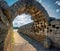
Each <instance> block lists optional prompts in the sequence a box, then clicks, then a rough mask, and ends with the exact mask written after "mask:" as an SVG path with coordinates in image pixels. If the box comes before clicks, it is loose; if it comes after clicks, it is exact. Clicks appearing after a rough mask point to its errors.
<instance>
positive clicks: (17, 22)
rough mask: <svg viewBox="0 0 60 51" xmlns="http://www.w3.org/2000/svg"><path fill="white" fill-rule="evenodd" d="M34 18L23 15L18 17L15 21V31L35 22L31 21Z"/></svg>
mask: <svg viewBox="0 0 60 51" xmlns="http://www.w3.org/2000/svg"><path fill="white" fill-rule="evenodd" d="M31 18H32V17H31V16H30V15H29V14H25V13H23V14H21V15H17V16H16V18H15V19H14V21H13V29H14V30H17V31H18V29H19V28H20V27H21V26H24V25H26V24H29V23H33V22H34V21H33V20H32V19H31Z"/></svg>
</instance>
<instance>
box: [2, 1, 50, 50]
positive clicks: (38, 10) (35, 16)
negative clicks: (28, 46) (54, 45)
mask: <svg viewBox="0 0 60 51" xmlns="http://www.w3.org/2000/svg"><path fill="white" fill-rule="evenodd" d="M33 2H34V3H33ZM5 3H6V2H4V4H5ZM6 5H7V4H6ZM6 5H3V6H4V7H3V6H2V8H3V10H4V16H6V18H8V19H9V20H10V22H9V21H8V22H9V24H10V25H9V26H10V27H9V28H8V30H9V31H8V33H7V35H8V36H7V35H6V34H5V37H6V39H5V45H3V46H4V47H5V49H4V50H5V51H7V50H6V49H7V47H8V45H9V48H11V46H10V45H11V38H12V34H13V32H12V22H13V20H14V19H15V17H16V16H17V15H21V14H22V13H26V14H29V15H31V17H32V20H34V25H33V31H34V36H32V35H29V34H28V35H29V36H31V37H32V38H33V39H35V40H38V41H41V42H42V41H43V40H44V38H45V37H46V34H47V27H48V17H49V16H48V14H47V12H46V10H45V9H44V8H43V7H42V6H41V4H40V3H38V2H37V1H36V0H26V1H25V0H18V1H17V2H16V3H14V4H13V5H12V6H11V7H9V6H6ZM5 6H6V7H7V8H6V7H5ZM2 21H4V19H2ZM4 23H5V22H4ZM4 25H5V24H4ZM7 27H8V26H7ZM40 33H41V34H40ZM43 35H44V36H43ZM41 38H42V39H41Z"/></svg>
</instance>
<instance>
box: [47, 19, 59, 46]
mask: <svg viewBox="0 0 60 51" xmlns="http://www.w3.org/2000/svg"><path fill="white" fill-rule="evenodd" d="M48 37H49V38H51V40H52V42H53V43H54V45H55V46H60V20H59V19H55V20H52V21H51V22H50V23H49V27H48Z"/></svg>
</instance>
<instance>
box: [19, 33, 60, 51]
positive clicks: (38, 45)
mask: <svg viewBox="0 0 60 51" xmlns="http://www.w3.org/2000/svg"><path fill="white" fill-rule="evenodd" d="M18 33H19V32H18ZM19 34H20V35H21V36H22V37H23V38H24V39H25V40H27V41H28V42H29V43H30V44H31V45H32V46H33V47H34V48H36V50H37V51H59V50H58V49H56V48H51V49H45V48H44V47H43V45H42V44H41V43H39V42H38V41H36V40H33V39H31V38H29V37H28V36H27V35H25V34H23V33H19Z"/></svg>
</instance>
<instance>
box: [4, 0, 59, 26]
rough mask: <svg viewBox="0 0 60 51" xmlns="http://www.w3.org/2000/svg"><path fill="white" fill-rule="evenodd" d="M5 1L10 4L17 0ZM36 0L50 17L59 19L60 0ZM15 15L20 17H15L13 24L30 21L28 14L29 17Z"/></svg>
mask: <svg viewBox="0 0 60 51" xmlns="http://www.w3.org/2000/svg"><path fill="white" fill-rule="evenodd" d="M5 1H6V2H7V3H8V5H9V6H11V5H12V4H13V3H15V2H16V1H17V0H5ZM36 1H38V2H39V3H41V5H42V6H43V7H44V8H45V10H46V11H47V12H48V14H49V16H50V17H54V18H57V19H60V0H36ZM17 17H20V19H19V18H15V19H14V21H13V26H18V25H19V26H22V25H24V24H27V22H29V23H30V22H32V20H31V16H29V18H28V17H27V15H25V14H22V16H21V15H17ZM18 19H19V21H18ZM22 19H23V20H22ZM21 22H22V23H21ZM19 26H18V27H19Z"/></svg>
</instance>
